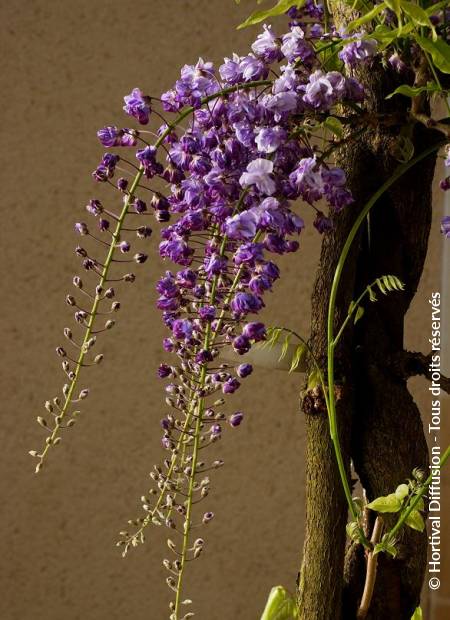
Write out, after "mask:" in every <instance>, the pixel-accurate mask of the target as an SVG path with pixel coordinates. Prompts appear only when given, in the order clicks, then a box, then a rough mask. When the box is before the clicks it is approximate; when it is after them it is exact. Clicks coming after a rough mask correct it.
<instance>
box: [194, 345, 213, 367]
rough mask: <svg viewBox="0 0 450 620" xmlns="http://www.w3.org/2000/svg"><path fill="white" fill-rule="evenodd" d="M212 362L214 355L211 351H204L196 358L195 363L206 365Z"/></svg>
mask: <svg viewBox="0 0 450 620" xmlns="http://www.w3.org/2000/svg"><path fill="white" fill-rule="evenodd" d="M212 360H213V356H212V353H211V351H208V349H202V350H201V351H199V352H198V353H197V354H196V356H195V361H196V362H197V364H206V363H207V362H212Z"/></svg>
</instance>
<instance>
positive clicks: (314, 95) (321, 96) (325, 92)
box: [303, 71, 336, 111]
mask: <svg viewBox="0 0 450 620" xmlns="http://www.w3.org/2000/svg"><path fill="white" fill-rule="evenodd" d="M303 101H304V102H305V103H307V104H308V105H310V106H311V107H313V108H314V109H316V110H319V109H320V110H323V111H325V110H328V109H329V108H330V107H331V106H332V105H333V103H334V102H335V101H336V96H335V93H334V90H333V86H332V84H331V82H330V80H329V79H328V77H327V75H325V74H324V73H323V72H322V71H315V72H314V73H312V74H311V75H310V76H309V82H308V84H307V85H306V90H305V94H304V96H303Z"/></svg>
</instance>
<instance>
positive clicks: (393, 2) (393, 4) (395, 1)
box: [384, 0, 402, 19]
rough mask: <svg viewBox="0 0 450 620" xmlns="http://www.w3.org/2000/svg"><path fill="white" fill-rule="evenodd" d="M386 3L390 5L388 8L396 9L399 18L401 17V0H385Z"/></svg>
mask: <svg viewBox="0 0 450 620" xmlns="http://www.w3.org/2000/svg"><path fill="white" fill-rule="evenodd" d="M384 3H385V5H386V6H387V7H388V9H391V11H394V13H395V14H396V15H397V17H398V19H401V13H402V9H401V5H400V0H384Z"/></svg>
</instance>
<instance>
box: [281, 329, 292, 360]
mask: <svg viewBox="0 0 450 620" xmlns="http://www.w3.org/2000/svg"><path fill="white" fill-rule="evenodd" d="M290 341H291V334H288V335H287V336H286V337H285V339H284V342H283V346H282V347H281V353H280V357H279V358H278V361H279V362H281V360H282V359H284V358H285V357H286V353H287V352H288V349H289V343H290Z"/></svg>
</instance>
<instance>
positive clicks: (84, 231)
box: [75, 222, 89, 236]
mask: <svg viewBox="0 0 450 620" xmlns="http://www.w3.org/2000/svg"><path fill="white" fill-rule="evenodd" d="M75 230H76V231H77V233H79V234H80V235H82V236H84V235H88V234H89V229H88V227H87V225H86V224H85V223H84V222H77V223H76V224H75Z"/></svg>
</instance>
